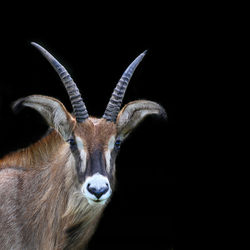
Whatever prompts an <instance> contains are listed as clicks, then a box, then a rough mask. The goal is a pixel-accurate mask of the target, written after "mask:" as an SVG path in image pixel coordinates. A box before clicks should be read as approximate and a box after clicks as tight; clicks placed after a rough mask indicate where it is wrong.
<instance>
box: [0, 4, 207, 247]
mask: <svg viewBox="0 0 250 250" xmlns="http://www.w3.org/2000/svg"><path fill="white" fill-rule="evenodd" d="M179 7H180V6H177V7H176V8H173V9H168V8H167V7H163V8H164V9H162V10H160V8H159V12H155V11H154V10H150V6H149V7H148V11H147V12H145V13H144V15H143V18H138V21H136V22H135V20H134V19H133V18H134V16H137V13H135V14H134V13H133V14H134V16H133V17H132V16H131V15H130V13H126V15H127V16H126V18H125V20H123V21H124V22H121V19H122V18H123V17H124V16H123V15H122V14H121V13H117V14H114V15H113V16H107V15H106V14H103V15H101V16H98V18H96V15H93V16H92V15H90V16H89V17H85V16H84V14H87V13H88V11H87V10H84V13H79V14H78V15H77V14H76V15H74V14H72V13H71V15H70V16H67V18H66V17H65V16H64V14H65V12H66V13H68V12H67V10H66V9H65V12H63V13H61V14H59V17H58V16H56V17H55V16H54V14H55V13H53V12H46V11H45V12H44V15H42V16H41V17H40V16H36V15H35V14H34V13H33V15H32V17H31V18H30V19H29V18H28V21H26V22H20V23H19V22H18V21H19V20H15V22H14V24H10V23H8V25H7V24H6V26H4V25H3V27H4V28H5V29H4V31H2V39H1V61H2V65H1V72H0V74H1V77H0V121H1V140H0V157H2V156H3V155H4V154H6V153H8V152H10V151H13V150H16V149H18V148H22V147H26V146H28V145H30V144H31V143H33V142H35V141H37V140H38V139H39V138H41V137H42V136H43V135H44V133H45V132H46V130H47V125H46V123H45V122H44V120H43V119H42V117H41V116H40V115H39V114H38V113H36V112H35V111H34V110H31V109H28V108H27V109H24V110H23V111H21V112H20V113H18V114H14V113H13V112H12V110H11V103H12V102H13V101H15V100H16V99H18V98H20V97H25V96H27V95H31V94H42V95H48V96H53V97H55V98H58V99H59V100H60V101H62V102H63V103H64V105H65V106H66V108H67V109H68V110H69V111H72V109H71V106H70V102H69V99H68V96H67V93H66V91H65V90H64V87H63V85H62V83H61V82H60V79H59V77H58V75H57V74H56V73H55V72H54V70H53V69H52V67H51V66H50V65H49V63H48V62H47V61H46V60H45V59H44V58H43V57H42V56H41V54H40V53H39V52H38V51H37V50H36V49H35V48H33V47H32V46H31V45H30V42H31V41H34V42H37V43H39V44H40V45H42V46H44V47H45V48H46V49H48V50H49V51H50V52H51V53H52V54H53V55H54V56H55V57H56V58H57V59H58V60H59V61H60V62H61V63H62V64H63V65H64V66H65V67H66V68H67V70H68V71H69V73H70V74H71V76H72V78H73V79H74V81H75V82H76V83H77V84H78V87H79V89H80V91H81V94H82V97H83V99H84V101H85V104H86V106H87V109H88V112H89V114H90V115H92V116H97V117H101V116H102V114H103V112H104V110H105V108H106V105H107V103H108V100H109V98H110V96H111V93H112V91H113V89H114V87H115V84H116V83H117V81H118V80H119V78H120V76H121V75H122V73H123V71H124V70H125V69H126V67H127V66H128V65H129V63H130V62H131V61H132V60H133V59H134V58H135V57H136V56H137V55H139V54H140V53H141V52H143V51H144V50H146V49H147V50H148V53H147V55H146V56H145V58H144V60H143V61H142V63H141V64H140V65H139V66H138V68H137V69H136V71H135V73H134V76H133V78H132V80H131V82H130V84H129V87H128V89H127V92H126V95H125V98H124V102H123V103H124V104H126V103H127V102H129V101H133V100H136V99H148V100H152V101H156V102H158V103H160V104H161V105H162V106H163V107H164V108H165V109H166V112H167V114H168V119H167V120H162V119H159V118H157V117H148V118H147V119H146V120H145V121H144V122H143V123H142V124H141V125H140V126H139V127H138V128H137V129H136V130H135V131H134V133H132V134H131V136H130V137H129V138H128V140H126V141H125V142H124V144H123V145H122V147H121V152H120V155H119V156H118V159H117V187H116V191H115V193H114V195H113V197H112V201H111V202H110V204H109V205H108V207H107V208H106V210H105V212H104V216H103V218H102V219H101V221H100V224H99V227H98V229H97V231H96V233H95V235H94V237H93V238H92V239H91V242H90V244H89V249H90V250H91V249H99V248H100V247H102V248H104V249H110V250H111V249H120V248H122V247H129V249H145V248H147V247H148V248H149V249H177V248H178V244H179V237H178V233H177V231H178V229H179V228H180V227H182V226H183V225H182V223H184V221H182V218H183V217H182V216H183V213H187V211H189V206H190V202H191V198H188V199H186V200H183V199H184V198H183V194H184V193H185V195H186V194H187V190H186V188H187V187H186V185H187V186H188V185H189V184H190V185H191V183H189V181H187V180H186V181H185V183H181V179H182V180H183V177H184V179H185V178H186V177H187V176H188V175H189V174H190V171H189V170H187V169H189V168H188V167H190V164H192V162H189V163H187V162H188V159H187V157H188V156H187V155H189V154H190V153H191V157H192V154H193V149H192V147H193V145H192V140H190V137H189V141H188V142H187V140H186V138H187V134H188V136H190V133H191V132H190V131H189V128H190V119H189V118H188V117H189V115H190V113H189V111H190V109H191V107H193V106H194V105H196V104H197V106H199V105H198V103H199V102H198V101H197V99H194V98H193V96H194V93H193V91H194V90H195V89H196V91H197V86H198V83H199V81H200V78H201V74H202V68H203V67H201V65H200V63H201V60H200V59H201V58H202V57H203V56H204V55H205V54H206V55H207V53H208V50H209V49H208V48H207V47H204V42H206V43H207V39H209V38H208V37H206V35H204V33H203V29H205V26H204V25H205V24H204V25H203V24H199V20H200V17H197V16H195V18H194V17H193V16H192V15H191V14H190V13H188V12H187V10H186V9H185V6H182V7H181V8H179ZM68 11H69V10H68ZM138 11H139V10H138ZM120 14H121V15H120ZM108 17H109V19H108ZM121 17H122V18H121ZM198 89H199V87H198ZM200 90H201V89H200ZM197 106H196V109H197V110H199V107H197ZM191 123H192V129H197V130H198V124H195V123H194V122H191ZM191 137H192V135H191ZM189 157H190V155H189ZM188 165H189V166H188Z"/></svg>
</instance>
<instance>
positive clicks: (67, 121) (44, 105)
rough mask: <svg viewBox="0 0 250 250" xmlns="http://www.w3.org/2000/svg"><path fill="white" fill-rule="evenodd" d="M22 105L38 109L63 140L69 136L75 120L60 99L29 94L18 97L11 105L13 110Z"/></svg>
mask: <svg viewBox="0 0 250 250" xmlns="http://www.w3.org/2000/svg"><path fill="white" fill-rule="evenodd" d="M22 106H26V107H30V108H33V109H35V110H36V111H38V112H39V113H40V114H41V115H42V116H43V117H44V119H45V120H46V122H47V123H48V125H49V126H51V127H52V128H54V129H56V130H57V131H58V132H59V133H60V135H61V136H62V137H63V139H64V140H65V141H67V140H68V139H69V138H70V136H71V133H72V130H73V129H74V127H75V124H76V121H75V119H74V118H73V117H72V116H71V114H70V113H69V112H68V111H67V110H66V108H65V107H64V105H63V104H62V103H61V102H60V101H58V100H57V99H55V98H53V97H48V96H42V95H31V96H27V97H25V98H21V99H18V100H17V101H16V102H15V103H14V104H13V106H12V107H13V109H14V110H18V109H20V108H21V107H22Z"/></svg>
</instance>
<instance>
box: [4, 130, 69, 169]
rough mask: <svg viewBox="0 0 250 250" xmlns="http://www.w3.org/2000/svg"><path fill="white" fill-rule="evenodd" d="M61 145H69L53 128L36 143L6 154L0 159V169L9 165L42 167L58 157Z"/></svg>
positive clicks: (28, 167)
mask: <svg viewBox="0 0 250 250" xmlns="http://www.w3.org/2000/svg"><path fill="white" fill-rule="evenodd" d="M60 147H67V143H65V142H64V141H63V139H62V137H61V136H60V135H59V133H58V132H57V131H56V130H54V129H52V130H50V131H48V133H47V134H46V135H45V136H44V137H43V138H42V139H40V140H39V141H37V142H35V143H34V144H32V145H30V146H28V147H26V148H23V149H20V150H18V151H15V152H12V153H9V154H7V155H6V156H4V157H3V158H2V159H1V160H0V169H3V168H9V167H12V168H13V167H15V168H25V169H34V168H41V167H43V166H44V164H45V163H48V164H49V163H51V161H52V160H54V159H56V158H57V156H58V152H60V150H59V148H60ZM63 151H64V150H63ZM48 164H46V165H48Z"/></svg>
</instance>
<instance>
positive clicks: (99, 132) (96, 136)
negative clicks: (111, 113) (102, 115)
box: [75, 117, 116, 148]
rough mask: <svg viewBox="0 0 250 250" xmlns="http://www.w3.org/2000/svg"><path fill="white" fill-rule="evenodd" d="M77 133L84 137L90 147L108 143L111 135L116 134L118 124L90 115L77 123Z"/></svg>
mask: <svg viewBox="0 0 250 250" xmlns="http://www.w3.org/2000/svg"><path fill="white" fill-rule="evenodd" d="M75 135H76V136H78V137H80V138H82V140H83V141H84V142H85V143H86V144H87V145H88V147H89V148H93V147H94V146H95V147H97V146H101V145H105V144H107V142H108V141H109V139H110V138H111V136H115V135H116V125H115V124H114V123H113V122H109V121H107V120H105V119H98V118H94V117H90V118H88V119H87V120H86V121H85V122H83V123H78V124H77V125H76V128H75Z"/></svg>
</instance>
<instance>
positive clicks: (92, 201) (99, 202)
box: [87, 198, 107, 205]
mask: <svg viewBox="0 0 250 250" xmlns="http://www.w3.org/2000/svg"><path fill="white" fill-rule="evenodd" d="M87 200H88V202H89V204H90V205H104V204H105V203H106V201H107V199H103V200H100V199H91V198H87Z"/></svg>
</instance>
